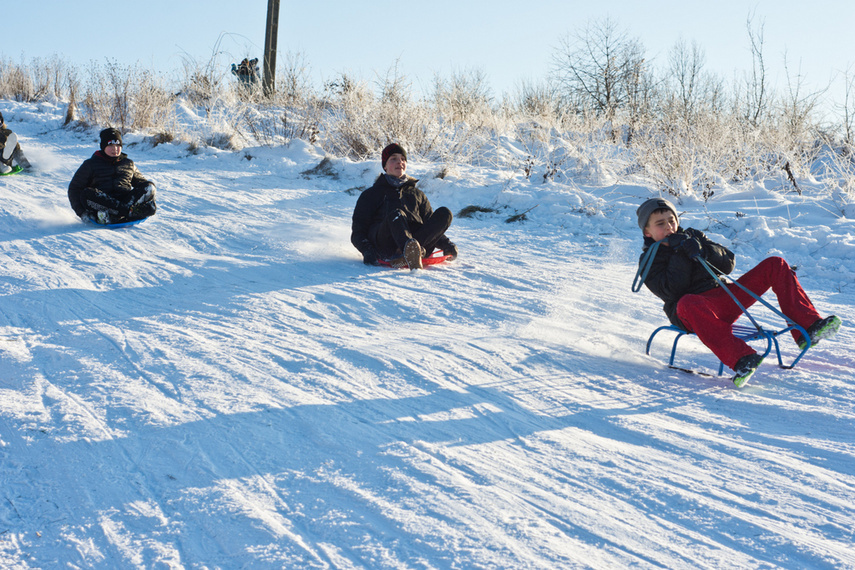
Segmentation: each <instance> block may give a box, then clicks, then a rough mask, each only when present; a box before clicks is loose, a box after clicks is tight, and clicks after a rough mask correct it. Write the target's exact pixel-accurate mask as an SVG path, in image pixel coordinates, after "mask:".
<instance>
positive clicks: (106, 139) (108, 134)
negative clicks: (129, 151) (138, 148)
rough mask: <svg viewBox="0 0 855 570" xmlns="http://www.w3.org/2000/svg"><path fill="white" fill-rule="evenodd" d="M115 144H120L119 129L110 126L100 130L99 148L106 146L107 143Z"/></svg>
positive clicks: (120, 134) (102, 148) (120, 135)
mask: <svg viewBox="0 0 855 570" xmlns="http://www.w3.org/2000/svg"><path fill="white" fill-rule="evenodd" d="M111 144H117V145H119V146H122V133H121V132H119V129H114V128H112V127H110V128H109V129H104V130H103V131H101V150H104V149H105V148H107V145H111Z"/></svg>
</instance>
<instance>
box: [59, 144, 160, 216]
mask: <svg viewBox="0 0 855 570" xmlns="http://www.w3.org/2000/svg"><path fill="white" fill-rule="evenodd" d="M100 137H101V150H100V151H97V152H96V153H95V154H93V155H92V157H91V158H89V159H87V160H85V161H84V162H83V164H81V165H80V168H78V169H77V172H75V173H74V176H73V177H72V179H71V182H70V183H69V185H68V201H69V202H71V207H72V209H73V210H74V213H75V214H77V215H78V216H80V218H81V219H83V220H91V221H93V222H95V223H98V224H105V225H109V224H117V223H122V222H130V221H134V220H139V219H142V218H147V217H149V216H153V215H154V213H155V212H156V211H157V206H156V204H155V193H156V192H155V186H154V183H153V182H151V181H149V180H147V179H146V178H145V177H144V176H143V175H142V174H140V171H139V170H137V167H136V165H135V164H134V161H133V160H131V159H130V158H128V155H126V154H125V153H123V152H122V133H120V132H119V131H118V130H117V129H112V128H110V129H104V130H103V131H101V134H100Z"/></svg>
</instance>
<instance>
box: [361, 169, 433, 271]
mask: <svg viewBox="0 0 855 570" xmlns="http://www.w3.org/2000/svg"><path fill="white" fill-rule="evenodd" d="M417 182H418V180H416V179H415V178H411V177H408V178H407V181H406V182H405V183H404V185H403V186H401V187H400V188H395V187H393V186H392V185H391V184H389V182H388V180H386V176H385V175H384V174H381V175H380V176H378V177H377V180H375V181H374V185H373V186H371V187H370V188H368V189H366V190H364V191H363V192H362V194H360V195H359V198H358V199H357V200H356V207H354V209H353V223H352V225H351V234H350V242H351V243H352V244H353V246H354V247H355V248H356V249H358V250H359V252H360V253H362V254H363V255H364V254H365V253H366V251H369V250H370V248H374V249H375V250H376V251H377V252H379V253H380V255H382V256H388V255H391V254H392V253H393V252H392V251H390V250H389V248H390V247H391V245H390V244H389V243H379V244H378V243H374V241H373V234H374V233H375V232H372V228H375V229H376V227H377V226H378V225H380V224H382V223H383V220H384V219H386V217H387V216H388V215H389V214H390V213H391V212H394V211H395V210H402V211H403V212H404V213H405V214H406V216H407V221H408V223H409V225H410V229H411V231H415V230H417V229H418V228H419V227H421V226H422V224H424V220H427V219H429V218H430V217H431V215H433V208H431V205H430V201H428V199H427V196H425V194H424V192H422V191H421V190H419V189H418V188H416V183H417Z"/></svg>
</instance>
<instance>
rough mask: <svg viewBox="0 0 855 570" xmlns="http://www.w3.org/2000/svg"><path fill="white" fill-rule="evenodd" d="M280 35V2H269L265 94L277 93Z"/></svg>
mask: <svg viewBox="0 0 855 570" xmlns="http://www.w3.org/2000/svg"><path fill="white" fill-rule="evenodd" d="M278 35H279V0H267V29H266V32H265V34H264V64H263V65H264V80H263V81H262V86H263V87H264V94H265V95H267V96H268V97H272V96H273V93H274V92H275V91H276V39H277V36H278Z"/></svg>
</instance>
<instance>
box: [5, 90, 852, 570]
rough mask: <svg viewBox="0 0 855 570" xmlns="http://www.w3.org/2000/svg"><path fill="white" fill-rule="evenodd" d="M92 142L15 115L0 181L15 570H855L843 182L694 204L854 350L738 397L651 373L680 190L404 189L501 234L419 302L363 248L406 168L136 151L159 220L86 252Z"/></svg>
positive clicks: (724, 388) (566, 182)
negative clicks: (19, 158) (794, 280)
mask: <svg viewBox="0 0 855 570" xmlns="http://www.w3.org/2000/svg"><path fill="white" fill-rule="evenodd" d="M64 111H65V108H64V106H63V105H61V104H59V103H56V104H54V103H50V102H47V103H38V104H36V103H18V102H14V101H0V112H2V113H3V116H4V117H5V118H6V121H7V123H8V124H9V126H10V128H12V129H13V130H14V131H15V132H17V133H18V135H19V138H20V141H21V144H22V146H23V149H24V151H25V153H26V155H27V157H28V158H29V159H30V162H32V163H33V165H34V167H35V168H34V171H32V172H30V173H27V174H20V175H15V176H7V177H3V178H0V271H2V277H0V567H3V568H60V567H62V568H366V569H368V568H370V569H381V568H408V569H409V568H437V569H439V568H459V569H471V568H550V569H559V568H560V569H566V568H597V569H612V568H623V567H636V568H690V567H691V568H793V569H795V568H799V569H801V568H855V548H853V546H852V544H853V542H854V541H855V536H853V534H855V531H853V529H855V429H853V427H855V356H853V353H852V346H853V343H855V332H853V331H855V329H853V327H852V323H855V209H853V207H852V204H851V202H852V200H851V198H849V199H848V200H847V199H846V198H847V197H845V196H840V195H835V194H834V193H833V192H829V191H827V190H825V185H824V184H823V180H822V179H816V178H806V179H802V180H799V184H800V187H801V188H802V190H803V191H804V192H803V194H802V195H799V194H797V193H796V192H795V191H793V188H792V186H791V185H790V184H789V182H788V181H787V180H786V175H785V174H784V173H783V172H782V173H781V178H780V179H777V180H772V179H770V180H764V181H758V182H755V183H754V184H745V185H742V186H740V187H738V188H729V187H724V186H722V187H720V188H718V189H717V191H716V194H715V195H714V196H713V197H712V198H710V199H709V200H708V201H704V200H703V199H702V198H701V197H696V196H685V197H683V198H682V199H680V200H679V204H678V208H679V210H680V211H681V212H685V213H684V214H683V217H682V220H683V225H684V226H692V227H697V228H699V229H702V230H704V231H705V232H706V233H707V234H708V235H709V236H710V237H711V238H712V239H714V240H715V241H718V242H720V243H723V244H725V245H727V246H728V247H730V248H731V249H733V250H734V251H735V253H736V255H737V270H736V273H737V274H741V273H742V272H744V271H747V270H748V269H750V268H751V267H752V266H753V265H754V264H756V263H757V262H759V261H760V260H762V259H763V258H764V257H766V256H768V255H782V256H783V257H785V258H786V259H787V260H788V261H789V262H790V263H791V264H792V265H794V266H797V267H798V275H799V279H800V281H801V283H802V285H803V286H804V287H805V289H806V291H807V292H808V294H809V295H810V296H811V298H812V300H813V301H814V303H815V304H816V306H817V308H818V309H819V311H820V313H821V314H823V315H829V314H836V315H838V316H839V317H840V318H841V319H842V320H843V323H844V325H843V328H841V330H840V333H839V334H838V336H837V337H836V338H835V339H833V340H829V341H823V342H822V343H820V345H819V346H817V347H815V348H812V349H811V350H810V351H809V352H808V353H807V355H806V356H805V357H804V358H803V360H802V361H801V362H800V363H799V365H798V366H797V367H796V368H795V369H793V370H784V369H781V368H778V367H777V366H775V364H774V362H773V361H774V359H773V358H769V359H767V361H766V362H765V363H764V364H763V365H762V366H761V367H760V369H759V370H758V372H757V374H756V375H755V376H754V377H753V378H752V379H751V381H750V383H749V384H748V385H747V386H746V387H744V388H742V389H737V388H735V387H734V386H733V384H732V383H731V382H730V380H729V378H728V376H727V375H725V376H721V377H719V376H717V371H718V363H717V361H716V359H715V358H714V356H712V354H711V353H710V352H709V351H707V350H706V349H705V348H704V347H703V346H702V345H700V344H699V343H698V342H697V341H696V339H694V338H688V339H684V340H681V341H680V347H681V348H680V350H679V351H678V355H677V362H676V363H675V364H677V365H679V366H680V367H683V368H688V369H691V370H694V371H696V372H698V373H687V372H683V371H680V370H676V369H671V368H668V367H667V357H668V352H669V350H670V340H669V339H665V338H659V337H657V341H656V343H654V346H653V349H652V351H651V355H650V356H647V355H645V343H646V341H647V338H648V336H649V335H650V333H651V332H652V331H653V330H654V329H655V328H656V327H658V326H660V325H662V324H665V322H666V320H665V315H664V313H663V312H662V308H661V302H660V301H659V300H658V299H656V298H655V297H654V296H653V295H652V294H651V293H650V292H649V291H647V290H646V289H642V291H641V292H639V293H632V292H631V284H632V281H633V278H634V276H635V272H636V268H637V260H638V256H639V254H640V248H641V244H642V239H641V234H640V231H639V229H638V226H637V225H636V219H635V208H636V207H637V206H638V204H640V203H641V201H643V200H644V199H646V198H649V197H652V196H656V195H657V190H656V188H652V187H649V186H647V185H645V184H644V183H643V182H642V181H637V182H627V181H626V180H632V179H631V178H629V177H628V176H624V177H619V176H617V175H616V174H610V169H609V167H608V165H590V164H587V165H581V164H580V165H576V167H575V168H572V167H568V168H567V170H566V172H564V173H563V174H562V175H561V176H556V177H554V178H549V177H544V176H542V175H541V174H540V173H534V174H532V175H531V177H530V178H527V177H526V176H525V175H524V173H523V171H522V170H521V169H520V170H509V169H507V168H498V167H495V166H489V165H488V164H489V161H485V162H484V164H485V165H487V166H458V167H456V168H454V169H451V171H450V172H446V173H444V174H445V175H444V177H438V174H439V172H440V171H441V170H443V165H439V164H432V163H428V162H424V161H420V160H419V158H418V157H410V164H409V173H410V174H411V175H413V176H416V177H417V178H419V179H420V180H421V187H422V188H423V189H424V191H425V192H426V194H427V195H428V197H429V198H430V200H431V203H432V204H433V206H434V207H438V206H448V207H449V208H451V210H452V211H453V212H455V213H458V212H460V211H461V210H463V209H464V208H466V207H468V206H478V207H480V208H482V209H485V210H488V211H485V212H480V213H477V214H475V215H473V216H471V217H460V216H458V217H457V218H456V219H455V221H454V223H453V224H452V227H451V229H450V230H449V232H448V235H449V237H450V238H451V239H452V240H453V241H454V242H455V243H456V244H457V245H458V246H459V248H460V252H461V253H460V257H459V259H458V260H456V261H454V262H451V263H446V264H443V265H440V266H436V267H431V268H426V269H425V270H422V271H416V272H409V271H401V270H393V269H386V268H377V267H367V266H365V265H363V264H362V260H361V256H360V255H359V254H358V252H357V251H356V250H355V249H354V248H353V247H352V246H351V245H350V242H349V235H350V216H351V212H352V209H353V206H354V204H355V201H356V198H357V196H358V194H359V191H360V190H361V189H362V188H365V187H366V186H368V185H370V184H371V183H372V182H373V180H374V178H375V177H376V176H377V175H378V173H379V172H380V166H379V157H376V158H375V159H374V160H368V161H364V162H353V161H350V160H347V159H342V158H338V157H325V153H324V152H323V150H322V149H321V148H318V147H315V146H312V145H310V144H308V143H305V142H301V141H294V142H293V143H292V144H290V145H289V146H287V147H272V148H271V147H263V146H261V147H248V148H244V149H242V150H240V151H225V150H217V149H214V148H210V147H201V148H198V149H195V148H191V147H190V146H188V145H187V144H184V143H179V142H176V143H168V144H160V145H156V146H154V145H153V144H152V143H151V142H149V140H148V139H146V137H145V136H143V135H142V134H138V133H133V132H131V133H128V134H127V135H126V137H125V151H126V152H127V153H128V154H129V155H130V157H131V158H132V159H134V161H135V162H136V163H137V166H138V167H139V169H140V170H141V171H142V172H143V174H144V175H146V176H147V177H149V178H150V179H152V180H154V181H155V182H156V183H157V186H158V204H159V211H158V213H157V215H156V216H154V217H153V218H151V219H149V220H147V221H146V222H144V223H142V224H140V225H137V226H134V227H131V228H124V229H115V230H111V229H105V228H99V227H96V226H93V225H86V224H83V223H82V222H80V221H79V220H78V219H77V218H76V217H75V216H74V214H73V212H72V210H71V208H70V207H69V205H68V200H67V197H66V188H67V185H68V181H69V180H70V178H71V176H72V174H73V173H74V171H75V170H76V168H77V167H78V166H79V165H80V163H81V162H82V161H83V160H84V159H86V158H88V157H89V156H90V155H91V154H92V152H93V151H94V150H97V141H98V129H97V128H95V127H93V128H90V129H83V128H67V127H63V126H62V121H63V115H64ZM497 144H498V145H504V147H503V148H497V149H496V152H497V153H498V152H500V151H501V152H503V153H506V154H513V153H515V152H521V151H520V150H519V149H516V148H514V143H513V141H510V140H501V141H500V142H498V143H497ZM325 158H328V160H327V161H326V163H324V164H323V165H322V161H323V160H324V159H325ZM568 164H570V163H569V162H568ZM321 165H322V167H321V168H318V167H319V166H321ZM674 200H675V201H676V200H677V199H676V198H674ZM519 214H524V216H521V218H522V219H519V220H518V221H515V222H510V223H508V222H506V220H507V219H508V218H510V217H512V216H515V215H517V216H518V215H519ZM767 297H769V298H770V299H771V300H772V301H774V296H773V295H772V294H771V293H769V294H768V295H767ZM757 316H758V317H760V320H764V319H766V322H769V319H771V318H772V316H770V315H769V314H767V313H764V312H763V311H759V310H758V311H757ZM663 337H664V333H663ZM781 348H782V351H783V352H784V355H785V358H787V357H789V358H792V357H793V356H795V354H796V349H795V343H793V342H791V341H790V340H789V339H785V338H783V337H782V342H781Z"/></svg>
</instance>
